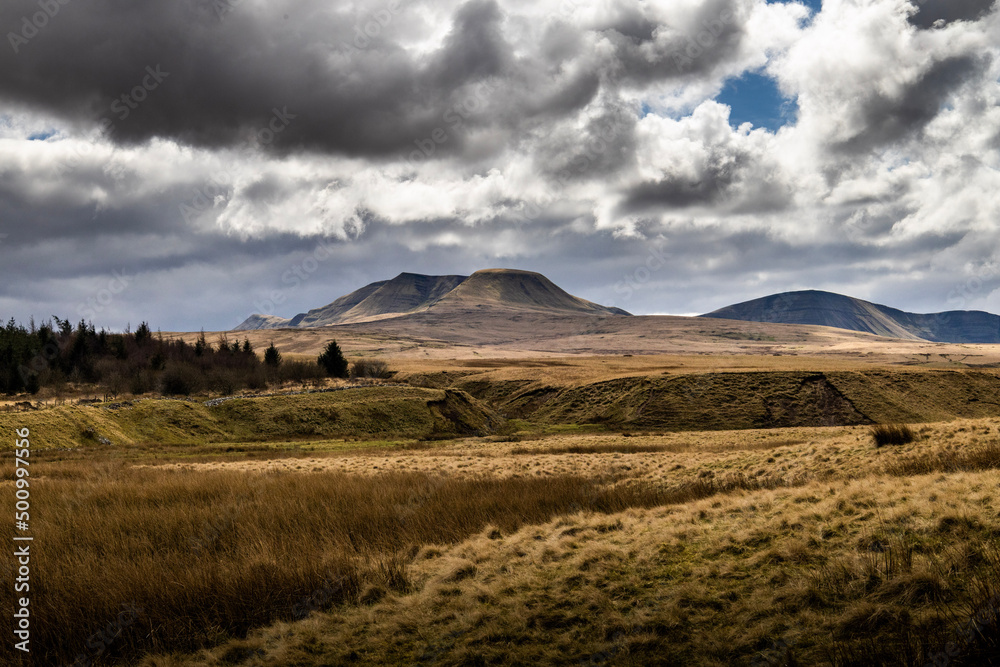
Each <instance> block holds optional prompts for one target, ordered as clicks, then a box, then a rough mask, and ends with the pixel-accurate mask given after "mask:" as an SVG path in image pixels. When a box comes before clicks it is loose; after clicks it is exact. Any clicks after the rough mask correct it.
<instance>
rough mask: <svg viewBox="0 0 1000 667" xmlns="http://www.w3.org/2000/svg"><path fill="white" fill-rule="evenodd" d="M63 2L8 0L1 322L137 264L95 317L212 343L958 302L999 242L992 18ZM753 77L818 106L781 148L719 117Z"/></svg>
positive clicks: (441, 1) (880, 10) (970, 12)
mask: <svg viewBox="0 0 1000 667" xmlns="http://www.w3.org/2000/svg"><path fill="white" fill-rule="evenodd" d="M57 4H58V3H57ZM58 6H59V10H58V13H56V14H55V15H53V16H48V15H46V18H45V20H44V25H41V26H38V25H35V21H36V19H37V16H36V14H37V12H39V11H40V10H39V5H38V4H37V0H10V1H9V2H5V3H3V4H2V5H0V34H3V35H5V36H6V39H5V42H4V43H3V44H0V227H2V229H0V233H3V234H7V236H6V237H4V238H3V239H2V242H0V261H2V262H3V263H4V264H3V266H4V269H3V272H4V273H3V275H4V281H0V283H2V286H0V312H2V313H7V312H10V313H12V314H15V315H17V316H19V317H22V318H24V317H26V316H27V315H28V314H32V313H34V314H36V315H39V316H44V315H45V314H47V313H48V312H53V313H55V312H57V311H58V313H59V314H60V316H66V315H70V316H73V313H74V312H76V311H77V309H78V306H79V304H80V302H81V300H83V301H84V302H85V301H86V299H87V298H89V297H88V295H93V294H95V293H97V292H99V291H100V290H101V289H103V287H102V285H103V284H106V283H107V281H108V280H109V279H110V276H111V272H112V271H120V270H122V269H125V270H128V271H135V273H136V275H137V279H136V282H135V284H134V285H133V286H131V287H130V289H128V290H126V291H125V292H123V293H121V294H120V295H116V298H115V300H114V303H113V304H109V305H108V306H107V307H106V308H105V310H104V311H102V312H101V313H100V315H101V317H103V318H106V319H105V320H99V321H98V323H100V322H101V321H106V322H108V323H114V324H115V325H119V324H123V323H125V322H129V321H131V322H133V323H134V322H135V321H138V320H139V319H149V320H151V321H153V320H156V319H159V320H161V321H166V322H171V323H170V324H168V325H167V326H172V327H174V328H200V326H207V327H209V328H212V327H228V326H232V325H233V324H235V323H237V322H238V321H240V320H242V319H243V317H245V316H246V315H248V314H249V313H250V312H252V311H253V310H254V309H255V308H256V306H255V304H258V303H265V302H267V301H268V300H270V301H271V302H274V303H273V306H274V307H275V308H276V311H275V314H279V315H286V316H287V315H292V314H294V313H296V312H301V311H304V310H307V309H309V308H312V307H316V306H318V305H322V304H323V303H326V302H329V301H331V300H332V299H333V298H335V297H337V296H340V295H341V294H343V293H346V292H348V291H351V290H352V289H355V288H357V287H359V286H360V285H361V284H364V283H365V282H370V281H373V280H377V279H384V278H386V277H391V276H392V275H395V274H396V273H398V272H399V271H402V270H408V271H417V272H428V273H468V272H471V271H474V270H476V269H478V268H482V267H483V266H487V265H489V266H500V265H508V266H513V267H517V268H526V269H532V270H539V271H542V272H544V273H546V274H550V276H551V277H552V278H553V279H555V280H556V281H557V282H560V283H561V284H562V283H565V284H564V286H565V287H566V288H568V289H570V291H574V292H576V293H579V294H580V295H581V296H584V297H586V298H591V299H595V300H598V301H601V300H604V301H605V302H608V301H615V302H616V303H615V305H618V306H621V307H623V308H626V309H628V310H632V311H635V312H705V311H708V310H711V309H712V308H714V307H718V306H721V305H725V303H729V302H733V301H738V300H741V299H742V298H744V297H745V298H753V297H755V296H760V295H761V294H764V293H767V292H768V291H782V290H784V289H796V288H807V287H815V288H822V289H832V290H834V291H846V292H848V293H852V294H853V295H856V296H860V297H863V298H869V297H874V296H878V297H879V298H881V299H882V301H883V302H890V303H892V305H897V306H900V307H906V308H910V309H913V310H919V309H924V310H934V309H935V308H938V309H940V306H941V304H942V303H943V302H944V301H945V300H946V295H947V294H948V293H949V290H950V289H951V287H952V286H953V285H954V284H959V283H962V282H963V281H965V280H967V279H968V278H967V274H968V273H969V272H970V271H974V270H975V267H977V266H980V265H982V263H983V262H987V261H988V260H989V257H988V255H989V254H990V253H989V249H990V248H994V247H997V241H998V240H1000V239H998V238H997V232H996V231H995V227H996V225H995V221H996V219H997V215H998V214H1000V201H998V200H997V198H996V196H995V195H994V194H993V193H995V192H997V191H1000V140H998V137H1000V84H998V80H1000V58H998V56H1000V48H998V46H997V45H998V43H1000V42H998V40H997V35H1000V17H998V15H997V12H996V11H994V10H993V9H992V7H993V5H992V4H991V3H986V2H948V3H944V2H937V1H936V0H927V1H926V2H921V3H916V2H913V3H904V2H899V1H898V0H825V2H824V3H823V6H822V10H821V11H819V12H818V13H816V14H815V15H812V14H811V13H810V11H809V10H808V9H807V8H806V7H805V6H804V5H802V4H799V3H794V2H787V3H768V2H764V0H676V1H671V2H649V1H647V2H640V1H639V0H616V1H615V2H610V3H596V4H595V3H584V2H581V1H579V0H545V1H543V2H538V3H530V4H529V3H517V2H513V1H512V0H434V1H433V2H432V1H431V0H354V1H353V2H345V3H337V4H330V3H325V2H318V0H306V1H297V2H294V3H292V2H288V1H285V0H278V1H276V2H264V1H263V0H242V1H241V2H233V3H228V4H227V3H226V2H222V3H219V2H213V1H212V0H174V1H172V2H168V1H167V0H150V1H149V2H144V3H132V4H126V5H123V4H121V3H119V2H112V0H92V1H91V2H88V3H78V2H69V3H67V4H64V5H63V4H59V5H58ZM219 7H221V8H222V9H223V11H221V12H219V11H217V8H219ZM917 10H919V11H917ZM25 21H27V22H28V23H27V24H26V23H25ZM37 22H38V23H42V22H43V21H42V20H41V19H38V21H37ZM27 26H31V29H29V28H28V27H27ZM10 35H14V36H15V38H16V39H13V40H12V38H11V37H10ZM15 47H16V49H15ZM747 73H754V74H755V75H758V76H760V77H769V78H770V79H771V80H773V81H774V82H775V83H776V85H777V87H778V88H779V89H780V92H781V94H782V95H783V96H784V97H785V98H787V99H789V100H790V101H794V103H795V106H796V107H797V109H798V112H797V114H796V115H795V116H794V117H791V118H789V119H788V120H787V122H786V124H785V125H784V126H783V127H781V128H779V129H777V130H775V131H770V130H767V129H764V128H756V127H752V126H750V125H742V126H739V127H734V122H733V120H732V116H733V115H732V114H731V113H730V109H729V108H728V107H727V106H726V105H725V104H721V103H719V102H718V101H717V100H716V98H717V97H719V94H720V91H722V89H723V87H724V85H725V83H726V82H727V81H728V80H730V79H732V78H734V77H740V76H743V75H745V74H747ZM123 96H124V98H123ZM126 111H127V112H128V113H127V114H126V113H125V112H126ZM105 120H106V121H107V122H104V121H105ZM102 122H104V124H103V125H102ZM321 242H323V243H326V244H329V245H330V247H331V248H332V250H331V251H330V253H329V254H330V259H329V261H324V262H322V264H321V267H320V268H318V269H317V270H316V271H315V272H314V273H310V274H309V279H308V280H305V281H303V280H301V279H300V283H301V284H299V285H297V286H295V287H294V288H293V287H292V286H291V285H290V284H288V283H286V282H285V281H284V280H283V276H286V274H287V272H288V271H289V270H290V268H291V267H295V266H297V265H299V264H300V263H301V262H302V261H303V258H305V257H308V256H309V254H310V253H312V252H314V251H315V249H316V247H317V244H319V243H321ZM652 247H657V248H662V249H663V250H662V252H663V253H665V256H668V257H669V262H667V263H666V265H664V266H663V267H661V268H659V269H658V270H656V271H653V272H652V273H651V275H649V276H648V279H647V280H645V281H641V284H639V283H638V282H636V275H635V271H636V270H637V268H639V267H643V266H646V264H645V262H646V260H647V258H648V256H649V252H650V248H652ZM658 252H661V251H658ZM646 270H648V267H647V269H646ZM640 273H642V272H640ZM626 276H631V278H630V280H632V282H634V283H636V285H635V287H634V288H630V289H631V291H630V292H628V294H629V298H628V299H627V303H626V302H625V301H626V299H625V298H624V294H625V292H626V291H627V290H619V289H617V288H620V287H622V285H623V284H625V285H626V286H627V281H625V277H626ZM893 290H898V293H899V294H900V302H898V303H897V302H893V300H892V299H889V298H885V297H887V296H891V294H892V291H893ZM275 291H277V292H278V294H279V295H280V296H282V297H283V301H282V302H281V303H280V304H279V303H277V302H275V300H274V299H272V298H270V296H269V295H272V294H273V293H274V292H275ZM998 298H1000V297H998V296H995V295H993V294H992V290H991V289H990V288H989V287H982V288H981V289H980V291H978V292H977V293H976V294H975V295H973V296H972V297H971V298H970V299H969V305H970V306H973V305H976V304H977V303H982V304H988V303H994V302H996V300H997V299H998ZM990 299H993V301H990ZM977 300H978V301H977ZM220 304H222V305H220ZM935 304H937V305H935Z"/></svg>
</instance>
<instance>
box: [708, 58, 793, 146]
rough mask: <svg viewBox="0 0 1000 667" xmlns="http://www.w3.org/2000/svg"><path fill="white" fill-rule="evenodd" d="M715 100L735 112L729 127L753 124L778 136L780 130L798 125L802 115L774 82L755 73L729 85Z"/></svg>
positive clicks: (744, 75) (730, 81)
mask: <svg viewBox="0 0 1000 667" xmlns="http://www.w3.org/2000/svg"><path fill="white" fill-rule="evenodd" d="M715 100H716V101H717V102H720V103H721V104H727V105H729V108H730V109H732V111H731V112H730V114H729V123H730V124H731V125H732V126H733V127H739V126H740V125H742V124H743V123H753V126H754V127H755V128H766V129H768V130H770V131H771V132H777V131H778V128H780V127H783V126H785V125H787V124H788V123H792V122H795V116H796V113H797V112H798V105H797V104H796V103H795V101H794V100H790V99H787V98H785V97H784V96H783V95H782V94H781V91H780V90H779V89H778V84H777V82H776V81H775V80H774V79H772V78H771V77H769V76H767V75H765V74H757V73H754V72H746V73H745V74H743V76H741V77H739V78H738V79H730V80H729V81H727V82H726V85H725V86H724V87H723V88H722V92H721V93H719V95H718V96H717V97H716V98H715Z"/></svg>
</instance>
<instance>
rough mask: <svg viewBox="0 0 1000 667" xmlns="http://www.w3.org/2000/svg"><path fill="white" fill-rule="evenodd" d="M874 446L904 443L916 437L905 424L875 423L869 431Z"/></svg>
mask: <svg viewBox="0 0 1000 667" xmlns="http://www.w3.org/2000/svg"><path fill="white" fill-rule="evenodd" d="M869 432H870V433H871V436H872V441H874V443H875V446H876V447H885V446H886V445H905V444H907V443H909V442H913V441H914V440H916V439H917V435H916V434H915V433H914V432H913V429H911V428H910V427H909V426H907V425H906V424H877V425H875V426H872V428H871V431H869Z"/></svg>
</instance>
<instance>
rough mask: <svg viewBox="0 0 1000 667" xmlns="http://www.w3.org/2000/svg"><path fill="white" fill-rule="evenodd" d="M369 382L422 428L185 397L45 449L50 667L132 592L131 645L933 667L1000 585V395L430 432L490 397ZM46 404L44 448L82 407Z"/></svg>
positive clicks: (139, 652)
mask: <svg viewBox="0 0 1000 667" xmlns="http://www.w3.org/2000/svg"><path fill="white" fill-rule="evenodd" d="M545 368H548V367H545ZM552 368H556V369H558V368H567V366H557V365H554V366H552ZM535 370H537V368H536V369H535ZM543 370H544V369H543ZM518 372H520V371H518ZM361 395H362V394H359V396H361ZM363 395H364V396H367V397H368V399H370V400H367V402H366V401H360V402H358V403H357V404H356V405H353V406H351V405H349V403H350V400H349V397H346V396H345V395H344V392H341V393H339V394H337V395H335V396H337V398H336V399H335V400H336V401H340V402H342V403H338V404H337V406H335V407H336V408H337V409H338V410H339V411H340V412H341V413H345V414H346V412H347V411H349V410H353V411H354V412H352V413H351V414H357V415H358V416H357V417H354V418H352V419H354V421H356V422H357V423H358V424H366V423H369V422H371V423H376V422H377V421H378V419H381V418H379V417H371V416H370V415H369V412H368V411H370V410H372V409H376V410H381V411H383V412H385V417H384V418H392V419H396V418H397V417H398V419H397V421H398V422H399V424H400V425H403V426H405V424H406V423H410V422H412V421H414V420H416V423H419V424H421V425H422V426H421V427H420V428H419V429H416V430H413V431H412V432H411V431H408V430H407V429H406V428H402V426H401V427H400V428H396V429H394V430H393V429H389V430H385V429H379V428H375V429H368V431H367V432H368V433H369V434H368V435H367V436H363V437H361V438H360V439H357V440H355V439H354V437H356V436H351V437H331V435H330V434H324V433H322V432H321V433H313V432H312V431H310V433H311V434H312V435H311V436H310V439H305V440H303V439H300V438H297V437H294V435H295V434H296V433H298V431H297V430H296V429H298V428H299V426H300V425H305V426H308V427H310V428H313V429H315V428H321V427H322V428H325V426H323V422H324V419H322V418H321V417H319V416H317V415H316V414H315V411H316V410H317V409H329V408H330V407H331V404H330V403H329V397H330V396H334V395H323V397H306V398H305V399H300V398H288V399H285V398H280V399H278V400H276V401H270V402H267V401H265V402H260V403H258V402H256V401H246V402H243V403H240V402H233V403H232V404H227V405H229V407H228V408H224V409H222V410H210V409H207V408H206V409H202V408H201V407H198V406H185V405H183V404H179V403H178V402H169V401H163V402H150V407H149V408H148V412H142V413H141V414H140V412H135V413H133V415H132V416H131V417H129V418H128V419H126V420H124V421H121V420H120V421H118V422H115V424H117V427H118V428H119V429H121V430H122V432H123V433H124V432H125V429H126V428H128V429H136V432H139V431H138V429H150V430H148V431H143V432H144V433H147V435H145V436H143V437H142V438H135V439H134V440H135V442H136V444H128V443H127V441H125V442H126V445H127V446H125V445H122V444H117V445H116V446H112V447H107V446H98V445H95V444H91V445H87V446H86V447H83V448H79V449H74V450H73V451H61V450H55V449H50V450H39V452H38V456H37V458H35V459H33V466H34V467H33V468H32V480H33V486H32V502H33V514H35V513H37V514H36V515H35V518H34V535H35V540H36V541H35V544H36V545H37V548H38V552H37V554H38V557H37V560H33V564H32V567H33V570H32V571H33V584H34V583H36V582H37V589H36V588H34V587H33V595H34V597H33V602H32V604H36V605H37V606H36V608H35V624H34V625H33V627H34V628H35V633H34V634H33V641H34V642H36V643H35V644H34V646H35V647H36V649H37V650H36V652H35V653H34V658H35V659H36V661H37V660H41V661H42V662H41V663H39V662H35V663H34V664H48V663H55V662H58V661H71V660H72V659H73V658H74V657H75V656H76V655H78V654H84V655H89V656H91V657H92V656H93V654H94V649H92V648H90V647H88V640H90V639H92V638H93V637H94V633H96V632H99V631H102V630H106V628H107V624H108V623H109V622H112V621H113V620H114V619H115V618H116V617H118V615H119V614H120V613H121V611H122V605H134V606H135V607H137V608H141V611H140V612H139V613H138V615H137V618H136V620H135V622H134V623H132V624H130V625H129V626H128V627H126V628H124V630H123V631H122V633H121V635H120V636H118V637H116V638H115V639H114V641H112V642H110V648H109V649H108V651H107V653H108V655H106V656H104V661H105V663H108V664H110V663H113V662H122V663H125V664H129V663H134V662H136V661H139V662H142V663H143V664H145V665H147V666H148V667H154V666H155V667H167V666H178V665H223V664H241V665H248V666H252V665H264V664H266V665H303V666H307V665H324V664H338V665H339V664H349V663H358V664H372V665H378V664H414V663H417V664H419V663H436V664H455V665H459V664H494V663H496V664H528V663H536V664H626V665H630V664H635V665H641V664H693V665H699V664H704V665H722V664H747V663H750V662H751V661H752V660H754V659H757V660H758V664H771V663H760V662H759V661H760V660H762V659H765V658H774V659H775V660H778V657H779V656H778V654H779V653H781V652H783V651H784V652H786V653H787V652H790V655H791V657H792V658H794V660H797V661H798V663H797V664H819V663H824V662H830V663H833V664H845V665H846V664H857V665H862V664H923V663H922V662H921V661H922V660H926V659H927V657H928V656H929V655H933V654H934V652H935V651H937V650H939V648H938V647H940V646H943V645H944V644H945V643H946V642H947V641H948V638H949V636H951V635H953V634H954V631H955V628H956V627H958V626H959V625H960V623H961V622H962V621H963V619H966V618H968V617H969V616H971V615H973V614H974V613H975V612H976V610H977V605H981V604H982V603H983V601H984V600H985V599H988V598H989V597H990V596H992V594H993V593H994V592H995V591H996V586H995V583H996V578H997V575H998V574H1000V567H998V564H997V555H996V552H995V550H994V549H993V548H992V546H991V545H993V544H994V543H995V541H996V538H997V537H998V536H1000V521H998V516H1000V514H998V513H1000V505H998V504H997V501H996V497H997V489H998V488H1000V473H998V472H997V470H998V469H1000V419H998V418H983V419H968V420H957V421H952V422H942V423H931V424H922V425H911V427H912V428H913V430H914V432H915V436H916V439H915V440H914V441H913V442H911V443H908V444H904V445H900V446H895V447H891V448H882V449H877V448H875V447H874V446H873V444H872V443H871V439H870V436H869V427H868V426H855V427H850V426H837V427H823V428H804V427H800V428H787V429H746V430H739V431H706V432H684V433H656V432H630V433H609V432H579V431H578V430H577V429H575V428H574V427H573V426H572V425H569V426H559V425H548V426H545V427H544V428H542V427H533V426H531V425H530V424H522V425H521V426H523V429H522V430H521V431H517V424H515V427H514V428H512V429H510V431H509V432H506V433H505V434H504V435H493V436H476V437H472V436H470V437H453V436H454V432H453V433H451V436H452V438H451V439H445V440H436V439H424V440H419V439H417V438H416V437H415V436H416V435H417V434H423V435H427V434H428V433H430V434H433V432H434V431H435V428H434V427H433V424H434V423H435V420H438V419H444V420H445V421H451V422H453V423H455V422H456V420H457V422H465V421H468V419H469V418H470V415H471V414H472V413H470V414H460V413H461V412H462V411H463V410H465V409H467V408H468V404H465V403H462V404H450V405H447V404H442V403H440V401H441V399H442V397H443V396H444V391H443V390H441V389H404V390H402V394H401V393H399V392H397V391H396V390H389V389H384V390H383V389H379V390H373V391H371V392H368V393H367V394H363ZM261 400H262V401H263V400H264V399H261ZM428 406H432V407H434V410H436V412H435V411H433V410H432V411H431V412H430V413H428V412H427V410H428ZM435 406H436V407H435ZM462 406H465V407H462ZM87 409H88V410H95V409H93V408H87ZM72 410H74V411H76V410H84V409H83V408H73V409H72ZM144 410H146V408H144ZM87 414H88V415H89V414H92V413H87ZM476 414H480V416H482V415H483V414H487V413H478V412H477V413H476ZM280 415H285V418H284V421H282V420H281V419H279V417H280ZM449 415H450V416H449ZM18 417H19V415H13V416H12V419H14V420H15V421H16V419H17V418H18ZM24 417H25V418H27V417H28V416H27V415H25V416H24ZM34 418H36V419H38V420H40V421H39V422H38V423H37V424H35V423H33V424H32V425H33V427H34V429H33V435H34V436H35V438H36V442H39V443H43V442H44V441H45V440H46V439H50V438H55V437H65V436H64V435H59V433H58V430H57V429H60V428H63V427H64V426H65V425H64V424H63V422H61V421H59V420H60V419H62V420H63V421H66V422H67V423H73V420H74V419H76V418H77V415H76V412H72V413H65V414H64V413H61V412H58V411H45V412H42V413H34ZM482 418H483V419H486V417H482ZM47 420H54V421H47ZM366 420H367V421H366ZM428 420H429V421H428ZM12 423H13V422H12ZM109 424H110V422H109V423H108V424H104V423H103V422H102V424H101V427H102V428H105V427H108V428H109ZM239 424H243V426H242V427H241V428H242V429H243V430H240V429H239V428H236V426H235V425H239ZM254 424H257V425H258V426H254ZM195 425H197V426H199V429H200V431H199V435H193V432H194V431H193V428H192V427H193V426H195ZM425 427H426V428H425ZM428 429H429V432H428ZM560 429H562V430H563V431H564V432H560ZM362 430H364V429H362ZM386 433H388V434H395V435H400V434H403V436H404V437H394V438H389V437H387V436H386V435H385V434H386ZM150 434H152V435H150ZM156 434H160V435H161V437H163V438H164V439H165V440H166V441H167V442H171V443H173V444H170V445H163V444H158V443H156V442H155V441H154V435H156ZM250 435H253V436H256V439H257V440H258V441H256V442H250V441H248V438H247V437H246V436H250ZM290 436H291V437H290ZM372 437H383V438H385V439H382V440H371V439H370V438H372ZM241 438H242V439H241ZM366 438H369V439H366ZM3 457H4V463H5V464H9V463H10V456H9V453H5V454H3ZM9 470H10V466H9V465H5V467H4V478H3V481H2V482H0V485H3V486H4V487H5V488H9V487H10V485H11V482H10V480H11V476H10V473H9ZM9 531H10V529H9V528H8V533H9ZM4 567H6V568H7V572H6V573H10V560H9V559H7V560H5V561H4ZM3 605H4V606H2V607H0V613H10V612H11V609H10V602H9V601H5V602H3ZM324 610H325V611H324ZM313 611H315V612H317V613H312V614H309V613H308V612H313ZM305 615H308V616H309V617H308V618H306V619H304V620H296V617H300V616H305ZM247 633H249V635H247ZM244 635H247V636H244ZM92 643H93V642H92ZM980 649H982V650H991V649H989V647H980V646H978V645H973V644H969V645H963V647H962V651H964V652H965V655H966V660H967V664H974V662H972V663H970V662H969V661H973V660H974V659H975V656H977V655H979V654H976V653H975V651H977V650H980ZM5 651H6V653H4V652H5ZM970 656H971V657H970ZM786 657H787V656H786ZM16 659H17V656H13V655H11V647H10V646H9V645H8V646H6V647H5V648H0V662H3V661H7V662H11V664H17V663H16V662H13V661H15V660H16ZM24 664H27V663H24ZM774 664H781V663H780V661H779V662H776V663H774ZM787 664H792V663H787ZM954 664H958V663H954Z"/></svg>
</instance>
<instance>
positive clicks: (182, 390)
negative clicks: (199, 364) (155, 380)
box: [160, 364, 201, 396]
mask: <svg viewBox="0 0 1000 667" xmlns="http://www.w3.org/2000/svg"><path fill="white" fill-rule="evenodd" d="M200 384H201V375H200V374H199V373H198V371H197V370H196V369H195V368H193V367H191V366H188V365H187V364H184V365H175V366H170V367H169V368H167V370H166V371H164V372H163V377H162V378H161V379H160V391H161V392H162V393H163V394H164V395H167V396H189V395H191V394H193V393H194V392H195V391H197V390H198V388H199V386H200Z"/></svg>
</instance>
